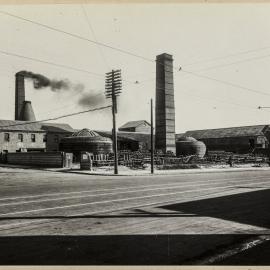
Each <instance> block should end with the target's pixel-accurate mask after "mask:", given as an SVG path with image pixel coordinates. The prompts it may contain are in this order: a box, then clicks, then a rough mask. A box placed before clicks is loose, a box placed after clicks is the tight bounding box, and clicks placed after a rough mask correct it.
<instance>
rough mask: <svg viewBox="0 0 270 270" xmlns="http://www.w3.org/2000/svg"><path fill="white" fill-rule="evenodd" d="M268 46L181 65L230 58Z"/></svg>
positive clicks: (264, 48)
mask: <svg viewBox="0 0 270 270" xmlns="http://www.w3.org/2000/svg"><path fill="white" fill-rule="evenodd" d="M269 48H270V46H267V47H262V48H258V49H252V50H247V51H242V52H238V53H232V54H228V55H225V56H218V57H214V58H210V59H207V60H201V61H196V62H192V63H187V64H185V65H183V66H192V65H197V64H200V63H208V62H213V61H215V60H221V59H225V58H230V57H233V56H238V55H242V54H248V53H254V52H257V51H262V50H267V49H269Z"/></svg>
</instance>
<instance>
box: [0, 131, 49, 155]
mask: <svg viewBox="0 0 270 270" xmlns="http://www.w3.org/2000/svg"><path fill="white" fill-rule="evenodd" d="M5 133H8V134H9V141H5ZM18 134H22V136H23V141H22V142H21V141H20V140H19V138H18ZM31 134H34V135H35V142H32V141H31ZM44 134H45V132H25V131H23V132H20V131H16V132H15V131H12V132H8V131H1V132H0V152H4V151H8V152H16V151H20V149H21V148H26V149H29V150H31V149H41V150H42V149H43V150H45V143H44V142H43V136H44Z"/></svg>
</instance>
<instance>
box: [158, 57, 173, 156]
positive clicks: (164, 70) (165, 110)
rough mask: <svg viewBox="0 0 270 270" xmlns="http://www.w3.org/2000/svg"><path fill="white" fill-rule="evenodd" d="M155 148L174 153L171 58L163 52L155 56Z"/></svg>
mask: <svg viewBox="0 0 270 270" xmlns="http://www.w3.org/2000/svg"><path fill="white" fill-rule="evenodd" d="M155 131H156V133H155V148H156V149H157V150H162V151H163V152H164V153H166V152H168V151H171V152H173V153H174V154H175V152H176V147H175V107H174V84H173V58H172V55H170V54H167V53H163V54H161V55H158V56H157V57H156V127H155Z"/></svg>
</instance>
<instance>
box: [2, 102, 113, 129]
mask: <svg viewBox="0 0 270 270" xmlns="http://www.w3.org/2000/svg"><path fill="white" fill-rule="evenodd" d="M110 107H111V105H108V106H103V107H99V108H94V109H90V110H85V111H80V112H76V113H70V114H65V115H61V116H58V117H53V118H48V119H44V120H38V121H30V122H27V123H19V124H13V125H6V126H0V129H2V128H7V127H14V126H23V125H29V124H36V123H41V122H47V121H54V120H59V119H62V118H65V117H69V116H74V115H78V114H83V113H87V112H94V111H100V110H104V109H107V108H110Z"/></svg>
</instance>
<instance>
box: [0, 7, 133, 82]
mask: <svg viewBox="0 0 270 270" xmlns="http://www.w3.org/2000/svg"><path fill="white" fill-rule="evenodd" d="M0 13H1V11H0ZM0 53H2V54H4V55H8V56H14V57H18V58H22V59H27V60H31V61H34V62H39V63H43V64H48V65H53V66H56V67H61V68H66V69H70V70H75V71H78V72H84V73H88V74H91V75H93V76H97V77H102V79H101V78H100V79H99V80H102V81H103V80H104V78H105V75H104V74H100V73H95V72H92V71H89V70H85V69H80V68H74V67H71V66H67V65H63V64H58V63H54V62H49V61H46V60H42V59H38V58H33V57H29V56H24V55H20V54H16V53H11V52H7V51H3V50H0ZM123 81H124V82H127V83H130V84H134V83H135V82H132V81H129V80H124V79H123Z"/></svg>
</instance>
